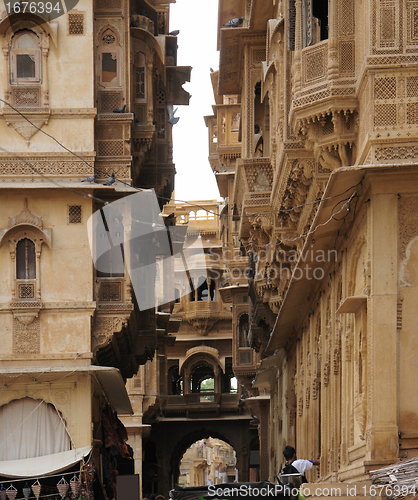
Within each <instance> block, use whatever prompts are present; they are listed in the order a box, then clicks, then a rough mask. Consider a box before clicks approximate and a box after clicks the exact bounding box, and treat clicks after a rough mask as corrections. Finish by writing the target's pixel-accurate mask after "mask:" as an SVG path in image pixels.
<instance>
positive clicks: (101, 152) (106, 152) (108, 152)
mask: <svg viewBox="0 0 418 500" xmlns="http://www.w3.org/2000/svg"><path fill="white" fill-rule="evenodd" d="M97 155H98V156H124V147H123V141H97Z"/></svg>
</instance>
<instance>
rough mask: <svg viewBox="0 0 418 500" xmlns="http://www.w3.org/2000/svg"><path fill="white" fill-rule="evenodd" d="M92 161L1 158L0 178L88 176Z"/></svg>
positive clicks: (88, 159)
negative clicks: (20, 176)
mask: <svg viewBox="0 0 418 500" xmlns="http://www.w3.org/2000/svg"><path fill="white" fill-rule="evenodd" d="M93 170H94V168H93V161H92V160H91V159H90V158H86V159H85V162H83V161H80V160H73V159H71V160H70V159H68V160H63V159H58V158H57V159H49V158H39V157H33V158H31V157H27V158H25V161H22V160H18V159H16V158H15V157H13V158H8V157H1V159H0V175H1V176H13V177H14V176H19V175H25V176H26V175H32V176H34V175H53V176H64V175H80V176H86V177H87V176H89V175H91V174H92V172H93Z"/></svg>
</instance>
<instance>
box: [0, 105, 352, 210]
mask: <svg viewBox="0 0 418 500" xmlns="http://www.w3.org/2000/svg"><path fill="white" fill-rule="evenodd" d="M0 102H2V103H4V104H6V105H7V106H9V107H10V108H11V109H12V110H13V111H14V112H16V113H17V114H19V115H20V116H22V118H24V119H25V120H26V121H27V122H28V123H29V124H30V125H32V126H33V127H34V128H36V129H37V130H38V131H39V132H41V133H43V134H44V135H46V136H47V137H49V138H50V139H52V140H53V141H54V142H56V143H57V144H58V145H59V146H61V147H62V148H63V149H64V150H65V151H67V152H68V153H70V154H72V155H74V156H75V157H76V158H78V159H79V160H81V161H82V162H83V163H85V164H86V165H87V166H88V167H89V168H93V169H94V170H96V171H98V172H100V173H101V174H104V175H108V172H105V171H103V170H100V169H99V168H97V167H96V166H93V165H91V164H90V163H88V162H87V161H86V160H85V159H84V158H83V157H82V156H80V155H78V154H77V153H75V152H74V151H72V150H71V149H69V148H67V147H66V146H64V144H62V143H61V142H60V141H59V140H58V139H56V138H55V137H54V136H53V135H51V134H48V132H45V131H44V130H43V129H41V128H40V127H38V126H37V125H35V124H34V123H33V122H32V121H31V120H30V119H29V118H28V117H27V116H25V115H24V114H23V113H22V112H21V111H19V110H18V109H17V108H15V107H14V106H12V105H11V104H10V103H8V102H7V101H5V100H4V99H1V98H0ZM0 149H1V150H2V151H4V152H6V153H8V154H12V155H14V156H16V157H17V158H18V159H19V160H20V161H23V162H24V163H25V164H26V165H28V166H29V167H30V168H31V169H32V170H33V171H34V172H35V173H36V174H37V175H40V176H41V177H43V178H46V179H48V181H50V182H52V183H54V184H55V185H56V186H57V187H60V188H63V189H66V190H68V191H70V192H72V193H75V194H77V195H79V196H84V197H87V198H90V199H94V200H96V201H99V202H101V203H104V204H108V201H106V200H103V199H100V198H98V197H95V196H93V195H91V194H86V193H82V192H79V191H76V190H75V189H72V188H68V187H65V186H62V185H60V184H58V183H57V182H55V181H53V180H52V179H49V178H48V177H46V176H45V175H44V174H42V173H41V172H38V171H37V170H36V168H35V167H34V166H33V165H31V164H30V163H29V162H27V161H25V160H23V159H22V158H21V157H20V156H19V154H17V153H12V152H10V151H7V150H5V149H3V148H0ZM115 180H116V181H118V182H120V183H121V184H124V185H125V186H128V187H129V188H131V189H134V190H135V191H139V192H141V191H148V189H145V188H138V187H136V186H132V185H130V184H128V183H127V182H124V181H122V180H121V179H119V178H116V177H115ZM93 185H95V184H93ZM356 186H358V184H356V185H354V186H351V187H350V188H348V189H346V190H345V191H343V192H342V193H340V194H337V195H335V196H329V197H327V198H323V199H320V200H314V201H311V202H309V203H304V204H302V205H297V206H295V207H291V208H286V209H278V210H277V209H276V210H263V211H259V212H255V213H254V214H252V215H260V214H265V213H277V214H279V213H288V212H291V211H293V210H297V209H300V208H303V207H305V206H308V205H313V204H316V203H321V202H322V201H327V200H330V199H333V198H338V197H339V196H341V195H343V194H345V193H346V192H348V191H349V190H350V189H352V188H354V187H356ZM156 196H157V198H159V199H160V200H166V201H168V202H169V201H174V202H179V203H186V204H187V205H189V206H193V207H196V208H200V209H201V210H204V211H205V212H207V213H210V214H213V215H215V216H217V217H230V218H232V217H237V216H236V215H225V214H219V213H217V212H214V211H213V210H209V209H207V208H205V207H204V206H202V205H198V204H197V203H191V202H189V201H186V200H178V199H175V200H171V198H167V197H165V196H161V195H156ZM238 217H240V218H242V215H240V216H238Z"/></svg>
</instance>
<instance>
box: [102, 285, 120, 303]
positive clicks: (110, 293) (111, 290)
mask: <svg viewBox="0 0 418 500" xmlns="http://www.w3.org/2000/svg"><path fill="white" fill-rule="evenodd" d="M99 298H100V300H102V301H110V302H120V301H121V300H122V283H121V282H120V281H116V282H109V283H107V282H102V283H101V284H100V293H99Z"/></svg>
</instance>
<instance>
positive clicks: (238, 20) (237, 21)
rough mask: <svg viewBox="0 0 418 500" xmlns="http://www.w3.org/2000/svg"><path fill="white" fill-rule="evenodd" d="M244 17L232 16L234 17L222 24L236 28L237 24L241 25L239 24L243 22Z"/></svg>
mask: <svg viewBox="0 0 418 500" xmlns="http://www.w3.org/2000/svg"><path fill="white" fill-rule="evenodd" d="M244 19H245V17H234V19H231V20H230V21H228V22H227V23H225V24H224V26H227V27H228V28H238V26H241V24H242V23H243V22H244Z"/></svg>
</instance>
